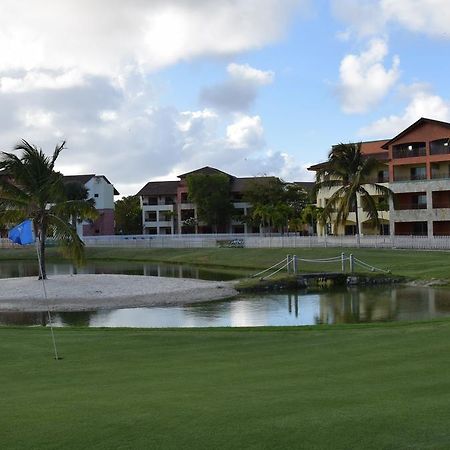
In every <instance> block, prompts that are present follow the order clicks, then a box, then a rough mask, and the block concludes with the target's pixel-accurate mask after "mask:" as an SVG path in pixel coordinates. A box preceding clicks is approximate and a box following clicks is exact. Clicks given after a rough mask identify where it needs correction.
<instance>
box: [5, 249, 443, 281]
mask: <svg viewBox="0 0 450 450" xmlns="http://www.w3.org/2000/svg"><path fill="white" fill-rule="evenodd" d="M341 252H344V253H346V254H347V255H348V254H350V253H353V254H354V255H355V256H356V257H357V258H359V259H361V260H363V261H365V262H367V263H369V264H371V265H374V266H376V267H380V268H383V269H388V270H390V271H391V272H392V274H393V275H396V276H403V277H407V278H411V279H422V280H430V279H432V278H437V279H442V280H445V281H447V282H448V283H450V271H449V269H448V268H449V266H450V252H449V251H417V250H397V249H394V250H392V249H355V248H344V249H340V248H284V249H280V248H272V249H269V248H263V249H251V248H205V249H169V248H168V249H134V248H129V249H127V248H87V249H86V256H87V259H88V261H133V262H145V261H148V262H165V263H179V264H193V265H204V266H209V267H210V268H213V267H217V268H227V269H230V270H233V271H236V272H237V273H241V274H242V276H245V275H247V274H249V273H252V272H256V271H258V270H261V269H265V268H267V267H269V266H271V265H272V264H274V263H275V262H277V261H279V260H281V259H282V258H284V257H285V256H286V254H296V255H298V256H299V257H301V258H305V259H317V258H328V257H332V256H337V255H339V254H340V253H341ZM12 259H35V253H34V252H33V251H31V250H29V249H13V250H6V249H2V251H1V252H0V260H12ZM58 259H61V257H60V256H59V253H58V252H57V250H56V249H49V260H54V261H56V260H58ZM299 269H300V271H304V272H321V271H339V270H340V263H333V264H312V263H301V264H300V267H299ZM358 271H360V272H363V271H362V270H360V269H358Z"/></svg>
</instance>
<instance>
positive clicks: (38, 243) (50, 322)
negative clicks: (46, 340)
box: [36, 233, 61, 360]
mask: <svg viewBox="0 0 450 450" xmlns="http://www.w3.org/2000/svg"><path fill="white" fill-rule="evenodd" d="M36 237H37V239H36V253H37V257H38V264H39V277H40V279H41V280H42V288H43V290H44V298H45V302H46V304H47V315H48V323H49V325H50V331H51V335H52V342H53V350H54V351H55V359H56V360H58V359H61V358H59V356H58V350H57V348H56V340H55V333H54V332H53V322H52V315H51V314H50V305H49V302H48V297H47V289H46V287H45V280H44V274H43V273H42V265H41V254H40V253H39V246H40V244H41V235H40V233H39V236H36Z"/></svg>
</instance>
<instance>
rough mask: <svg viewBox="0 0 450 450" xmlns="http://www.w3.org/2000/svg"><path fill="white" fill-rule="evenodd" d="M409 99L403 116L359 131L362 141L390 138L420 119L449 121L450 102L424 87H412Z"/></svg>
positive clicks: (386, 118)
mask: <svg viewBox="0 0 450 450" xmlns="http://www.w3.org/2000/svg"><path fill="white" fill-rule="evenodd" d="M410 92H411V98H410V101H409V103H408V105H407V106H406V108H405V110H404V111H403V114H401V115H391V116H388V117H383V118H381V119H378V120H376V121H375V122H373V123H372V124H370V125H368V126H367V127H364V128H362V129H361V130H360V131H359V135H360V136H361V137H363V138H364V139H368V138H391V137H393V136H395V135H397V134H398V133H400V132H401V131H402V130H404V129H405V128H406V127H408V126H409V125H411V124H412V123H414V122H416V121H417V120H418V119H420V118H421V117H427V118H429V119H436V120H442V121H447V122H448V121H450V102H449V101H446V100H444V99H443V98H442V97H440V96H438V95H435V94H433V93H431V92H429V91H428V90H427V89H426V87H425V86H423V85H422V86H420V85H414V86H412V87H411V89H410Z"/></svg>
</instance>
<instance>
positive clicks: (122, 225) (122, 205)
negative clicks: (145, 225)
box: [114, 195, 142, 234]
mask: <svg viewBox="0 0 450 450" xmlns="http://www.w3.org/2000/svg"><path fill="white" fill-rule="evenodd" d="M114 215H115V220H116V234H141V233H142V209H141V204H140V202H139V197H138V196H136V195H130V196H129V197H123V198H122V199H120V200H117V201H116V202H115V214H114Z"/></svg>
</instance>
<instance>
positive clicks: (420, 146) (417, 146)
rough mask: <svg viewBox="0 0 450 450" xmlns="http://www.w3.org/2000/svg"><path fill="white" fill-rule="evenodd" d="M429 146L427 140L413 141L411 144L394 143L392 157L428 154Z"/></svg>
mask: <svg viewBox="0 0 450 450" xmlns="http://www.w3.org/2000/svg"><path fill="white" fill-rule="evenodd" d="M426 154H427V148H426V145H425V142H411V143H409V144H400V145H394V147H393V149H392V157H393V158H394V159H401V158H415V157H418V156H426Z"/></svg>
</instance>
